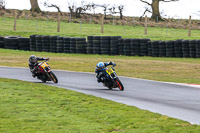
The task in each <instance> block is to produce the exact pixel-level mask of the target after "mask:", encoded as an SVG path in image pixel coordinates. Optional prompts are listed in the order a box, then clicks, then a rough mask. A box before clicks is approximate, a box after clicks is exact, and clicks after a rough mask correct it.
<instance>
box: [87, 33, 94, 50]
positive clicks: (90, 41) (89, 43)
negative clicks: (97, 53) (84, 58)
mask: <svg viewBox="0 0 200 133" xmlns="http://www.w3.org/2000/svg"><path fill="white" fill-rule="evenodd" d="M86 53H87V54H93V36H87V49H86Z"/></svg>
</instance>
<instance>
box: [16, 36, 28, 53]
mask: <svg viewBox="0 0 200 133" xmlns="http://www.w3.org/2000/svg"><path fill="white" fill-rule="evenodd" d="M18 41H19V49H20V50H25V51H30V38H25V37H19V40H18Z"/></svg>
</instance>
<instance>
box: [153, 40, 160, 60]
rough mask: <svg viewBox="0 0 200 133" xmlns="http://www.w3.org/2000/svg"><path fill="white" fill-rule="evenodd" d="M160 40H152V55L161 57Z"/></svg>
mask: <svg viewBox="0 0 200 133" xmlns="http://www.w3.org/2000/svg"><path fill="white" fill-rule="evenodd" d="M159 42H160V41H152V42H151V47H152V57H159Z"/></svg>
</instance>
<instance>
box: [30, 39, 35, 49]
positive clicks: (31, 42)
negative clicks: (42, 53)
mask: <svg viewBox="0 0 200 133" xmlns="http://www.w3.org/2000/svg"><path fill="white" fill-rule="evenodd" d="M35 43H36V35H30V51H36V44H35Z"/></svg>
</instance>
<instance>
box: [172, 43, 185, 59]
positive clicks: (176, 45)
mask: <svg viewBox="0 0 200 133" xmlns="http://www.w3.org/2000/svg"><path fill="white" fill-rule="evenodd" d="M174 54H175V57H179V58H181V57H183V52H182V40H176V41H174Z"/></svg>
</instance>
